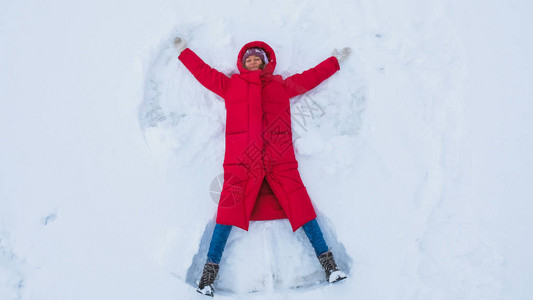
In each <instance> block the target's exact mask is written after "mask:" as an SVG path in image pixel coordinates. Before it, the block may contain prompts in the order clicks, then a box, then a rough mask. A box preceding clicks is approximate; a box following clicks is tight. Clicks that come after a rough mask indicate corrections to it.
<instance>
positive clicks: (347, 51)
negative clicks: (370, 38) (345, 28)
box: [331, 47, 352, 64]
mask: <svg viewBox="0 0 533 300" xmlns="http://www.w3.org/2000/svg"><path fill="white" fill-rule="evenodd" d="M351 52H352V49H350V48H349V47H344V48H342V50H341V51H339V50H337V49H335V50H333V53H332V54H331V55H333V56H335V57H336V58H337V60H338V61H339V64H340V63H341V62H343V61H344V60H345V59H346V57H348V55H350V53H351Z"/></svg>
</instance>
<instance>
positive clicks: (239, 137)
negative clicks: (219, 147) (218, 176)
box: [224, 132, 250, 164]
mask: <svg viewBox="0 0 533 300" xmlns="http://www.w3.org/2000/svg"><path fill="white" fill-rule="evenodd" d="M248 144H249V142H248V132H241V133H233V134H231V133H230V134H226V150H225V155H224V163H225V164H245V163H248V162H249V161H250V158H249V154H248V153H247V148H248Z"/></svg>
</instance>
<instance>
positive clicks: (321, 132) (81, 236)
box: [0, 0, 533, 300]
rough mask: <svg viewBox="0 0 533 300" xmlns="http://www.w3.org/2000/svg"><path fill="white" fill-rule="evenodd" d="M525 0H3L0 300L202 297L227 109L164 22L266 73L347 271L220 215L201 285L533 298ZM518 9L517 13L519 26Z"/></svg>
mask: <svg viewBox="0 0 533 300" xmlns="http://www.w3.org/2000/svg"><path fill="white" fill-rule="evenodd" d="M532 8H533V4H531V2H530V1H525V0H524V1H505V2H504V1H481V0H479V1H464V2H459V1H445V0H435V1H422V0H412V1H392V0H389V1H384V0H379V1H339V0H333V1H318V0H310V1H296V0H283V1H282V0H273V1H268V2H260V1H249V0H248V1H247V0H237V1H231V2H230V1H219V2H215V1H205V0H198V1H181V0H180V1H169V0H154V1H136V0H134V1H127V2H124V1H85V2H77V1H60V0H51V1H12V0H11V1H10V0H8V1H2V2H1V4H0V141H1V146H0V299H205V296H202V295H200V294H198V293H197V292H196V291H195V285H196V281H197V280H198V279H199V278H200V273H201V269H202V267H203V263H204V261H205V255H206V252H207V248H208V244H209V240H210V238H211V234H212V231H213V227H214V218H215V213H216V201H217V200H218V199H217V195H218V194H219V192H220V183H221V182H220V180H221V176H220V175H221V174H222V161H223V155H224V124H225V108H224V103H223V100H222V99H221V98H219V97H218V96H216V95H214V94H213V93H211V92H209V91H208V90H206V89H205V88H204V87H202V86H201V85H200V84H199V83H198V82H196V81H195V79H194V78H193V76H192V75H191V74H190V73H189V72H188V71H187V70H186V69H185V67H184V66H183V65H182V64H181V63H180V62H179V61H178V59H177V53H176V51H175V49H173V47H172V41H173V38H174V37H176V36H180V37H182V38H184V39H185V40H186V41H187V43H188V46H189V47H190V48H191V49H193V50H194V51H195V52H196V53H198V55H199V56H200V57H202V58H203V59H204V61H206V62H207V63H209V64H210V65H211V66H212V67H214V68H217V69H218V70H220V71H221V72H224V73H226V74H228V75H229V74H231V73H234V72H237V69H236V58H237V54H238V51H239V50H240V49H241V47H242V46H243V45H244V44H245V43H247V42H250V41H253V40H262V41H265V42H267V43H268V44H269V45H271V46H272V48H273V49H274V51H275V52H276V55H277V58H278V65H277V69H276V72H275V73H277V74H281V75H282V76H288V75H291V74H294V73H298V72H302V71H304V70H306V69H307V68H310V67H313V66H315V65H316V64H317V63H319V62H320V61H322V60H324V59H326V58H327V57H329V56H330V55H331V52H332V51H333V49H334V48H338V49H341V48H342V47H346V46H348V47H351V48H352V54H351V56H350V57H349V58H348V59H347V60H346V61H344V62H343V64H342V65H341V70H340V71H339V72H337V73H336V74H334V75H333V76H332V77H331V78H329V79H328V80H326V81H325V82H324V83H322V84H321V85H320V86H318V87H317V88H315V89H314V90H312V91H310V92H309V93H307V94H306V95H304V96H301V97H298V98H294V99H292V100H291V101H292V105H291V109H292V116H293V129H294V131H295V135H294V143H295V150H296V155H297V160H298V162H299V170H300V173H301V176H302V180H303V182H304V184H305V185H306V187H307V190H308V192H309V194H310V196H311V198H312V200H313V203H314V205H315V207H316V210H317V213H318V215H319V217H318V221H319V223H320V224H321V226H322V228H323V231H324V234H325V238H326V241H327V242H328V245H329V246H330V247H331V249H332V251H333V253H334V255H335V257H336V258H337V262H338V264H339V266H340V267H341V268H342V269H343V270H344V271H345V272H346V273H347V274H348V278H347V279H346V280H343V281H342V282H339V283H336V284H332V285H329V284H326V283H325V276H324V273H323V271H322V270H321V267H320V264H319V263H318V260H317V259H316V257H315V256H314V252H313V249H312V247H311V245H310V243H309V241H308V240H307V237H306V236H305V234H304V233H303V231H302V229H299V230H297V231H296V232H295V233H293V232H292V230H291V228H290V225H289V223H288V221H287V220H276V221H270V222H252V223H251V226H250V230H249V231H248V232H246V231H243V230H241V229H238V228H234V229H233V230H232V232H231V235H230V237H229V240H228V244H227V247H226V250H225V252H224V255H223V259H222V261H221V264H220V267H221V269H220V273H219V274H220V278H219V280H218V281H217V282H216V284H215V290H216V292H215V293H216V294H215V297H216V298H218V299H306V300H311V299H324V298H334V299H531V298H532V297H533V259H532V257H531V255H530V252H531V251H532V250H533V249H532V247H531V246H532V242H531V236H533V222H532V221H531V217H530V216H531V211H532V208H533V204H532V201H531V200H532V199H533V188H532V185H531V181H532V179H533V172H532V170H533V160H532V158H531V156H530V153H532V152H533V147H532V145H533V140H532V137H531V129H532V128H533V127H532V125H533V122H532V117H533V115H532V108H533V105H532V104H531V100H532V95H533V93H532V83H533V80H532V77H533V65H532V59H531V56H530V54H531V53H533V43H532V41H531V36H532V34H531V30H530V29H529V28H533V24H532V23H533V21H532V18H531V17H530V16H531V13H532ZM528 24H529V25H528Z"/></svg>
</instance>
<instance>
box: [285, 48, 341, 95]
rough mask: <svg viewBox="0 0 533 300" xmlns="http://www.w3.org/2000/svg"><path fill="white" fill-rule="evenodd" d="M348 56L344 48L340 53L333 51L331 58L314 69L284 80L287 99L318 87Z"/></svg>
mask: <svg viewBox="0 0 533 300" xmlns="http://www.w3.org/2000/svg"><path fill="white" fill-rule="evenodd" d="M349 54H350V48H344V49H342V50H341V52H339V51H337V49H335V50H334V51H333V54H332V55H333V56H331V57H330V58H328V59H326V60H324V61H323V62H321V63H319V64H318V65H317V66H316V67H314V68H311V69H309V70H307V71H304V72H302V73H300V74H295V75H292V76H290V77H288V78H287V79H285V90H286V91H287V94H288V95H289V98H292V97H295V96H298V95H301V94H303V93H305V92H307V91H309V90H311V89H313V88H315V87H316V86H317V85H319V84H320V83H321V82H322V81H324V80H326V79H327V78H329V77H330V76H331V75H333V74H334V73H335V72H337V71H338V70H339V69H340V66H339V63H340V62H342V61H344V59H345V58H346V57H347V56H348V55H349Z"/></svg>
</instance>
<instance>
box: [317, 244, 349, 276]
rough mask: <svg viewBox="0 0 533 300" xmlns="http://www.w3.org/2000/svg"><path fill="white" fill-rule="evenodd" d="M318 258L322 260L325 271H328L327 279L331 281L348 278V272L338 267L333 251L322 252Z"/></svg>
mask: <svg viewBox="0 0 533 300" xmlns="http://www.w3.org/2000/svg"><path fill="white" fill-rule="evenodd" d="M318 260H319V261H320V264H321V265H322V268H324V271H326V279H327V280H328V281H329V283H333V282H337V281H340V280H343V279H346V277H347V276H346V274H344V272H342V271H341V270H339V267H337V264H336V263H335V259H334V258H333V253H331V251H328V252H325V253H322V254H320V256H319V257H318Z"/></svg>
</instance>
